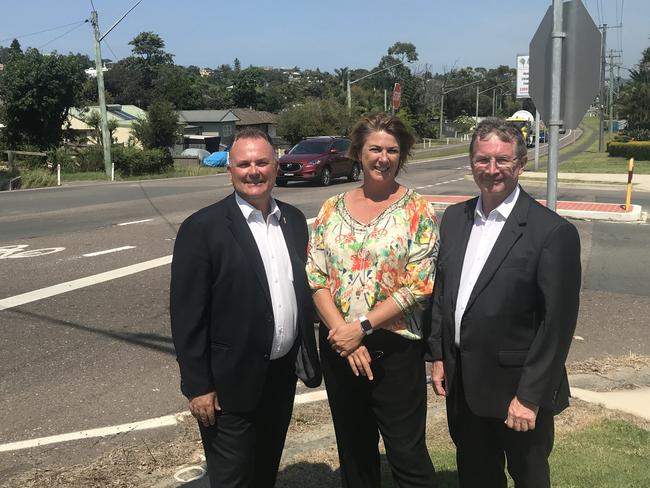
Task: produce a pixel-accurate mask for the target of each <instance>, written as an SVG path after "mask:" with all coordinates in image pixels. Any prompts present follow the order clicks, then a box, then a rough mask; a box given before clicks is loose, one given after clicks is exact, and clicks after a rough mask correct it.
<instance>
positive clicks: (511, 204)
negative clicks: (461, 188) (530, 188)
mask: <svg viewBox="0 0 650 488" xmlns="http://www.w3.org/2000/svg"><path fill="white" fill-rule="evenodd" d="M519 193H520V191H519V185H517V186H515V189H514V190H512V192H510V195H508V196H507V197H506V198H505V200H503V202H501V204H500V205H499V206H498V207H497V208H495V209H494V210H492V212H496V213H498V214H499V215H500V216H501V217H502V218H503V220H508V217H509V216H510V213H511V212H512V209H513V208H515V203H517V198H519ZM492 212H490V214H492ZM474 216H475V217H476V216H478V217H479V218H480V219H481V220H487V219H488V217H489V216H490V215H487V216H486V215H484V214H483V198H482V197H481V195H479V197H478V201H477V202H476V209H475V210H474Z"/></svg>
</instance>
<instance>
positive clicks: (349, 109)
mask: <svg viewBox="0 0 650 488" xmlns="http://www.w3.org/2000/svg"><path fill="white" fill-rule="evenodd" d="M351 114H352V91H351V90H350V68H348V115H351Z"/></svg>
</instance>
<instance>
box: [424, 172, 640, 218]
mask: <svg viewBox="0 0 650 488" xmlns="http://www.w3.org/2000/svg"><path fill="white" fill-rule="evenodd" d="M467 178H471V177H470V176H468V177H467ZM519 180H520V181H521V182H522V183H524V184H525V185H538V184H539V185H546V173H533V172H525V173H524V174H523V175H521V176H520V177H519ZM558 182H560V183H561V184H563V185H567V186H568V185H570V186H584V187H595V188H609V189H611V188H613V187H614V188H617V189H620V192H621V204H616V203H598V202H574V201H564V200H558V202H557V209H556V211H557V213H559V214H560V215H562V216H563V217H568V218H572V219H583V220H604V221H614V222H642V221H645V220H646V218H647V212H644V211H643V208H642V207H641V206H640V205H630V208H629V209H627V210H626V209H625V203H624V202H625V185H626V184H627V175H621V174H601V173H559V174H558ZM632 188H633V190H632V200H634V191H643V192H650V175H636V176H634V179H633V186H632ZM426 198H427V199H428V200H429V201H430V202H432V203H433V204H434V205H435V206H436V207H439V208H444V207H447V206H449V205H453V204H454V203H458V202H464V201H465V200H469V199H470V198H473V196H470V195H426ZM540 202H541V203H542V204H543V205H546V201H545V200H540Z"/></svg>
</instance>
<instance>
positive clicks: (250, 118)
mask: <svg viewBox="0 0 650 488" xmlns="http://www.w3.org/2000/svg"><path fill="white" fill-rule="evenodd" d="M232 112H233V113H234V114H235V115H236V116H237V117H238V118H239V121H237V122H236V123H235V125H237V127H241V126H246V125H259V124H275V123H276V118H277V115H275V114H272V113H271V112H264V111H259V110H253V109H250V108H233V109H232Z"/></svg>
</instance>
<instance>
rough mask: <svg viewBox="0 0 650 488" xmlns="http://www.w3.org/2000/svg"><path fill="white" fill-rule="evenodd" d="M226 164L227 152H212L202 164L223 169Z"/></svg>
mask: <svg viewBox="0 0 650 488" xmlns="http://www.w3.org/2000/svg"><path fill="white" fill-rule="evenodd" d="M227 162H228V151H217V152H213V153H212V154H210V155H209V156H208V157H207V158H205V159H204V160H203V164H204V165H205V166H212V167H213V168H219V167H223V166H225V165H226V163H227Z"/></svg>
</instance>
